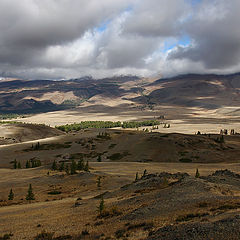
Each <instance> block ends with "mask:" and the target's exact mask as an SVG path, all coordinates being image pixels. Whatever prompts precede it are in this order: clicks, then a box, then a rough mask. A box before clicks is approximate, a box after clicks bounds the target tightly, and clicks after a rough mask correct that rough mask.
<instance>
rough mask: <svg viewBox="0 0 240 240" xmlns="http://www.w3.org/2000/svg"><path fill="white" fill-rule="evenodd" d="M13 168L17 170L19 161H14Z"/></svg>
mask: <svg viewBox="0 0 240 240" xmlns="http://www.w3.org/2000/svg"><path fill="white" fill-rule="evenodd" d="M13 168H14V169H17V160H16V159H14V161H13Z"/></svg>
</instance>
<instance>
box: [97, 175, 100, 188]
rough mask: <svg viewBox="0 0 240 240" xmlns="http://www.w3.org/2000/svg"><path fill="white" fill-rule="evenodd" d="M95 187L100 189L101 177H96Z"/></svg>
mask: <svg viewBox="0 0 240 240" xmlns="http://www.w3.org/2000/svg"><path fill="white" fill-rule="evenodd" d="M97 187H98V188H100V187H101V176H98V178H97Z"/></svg>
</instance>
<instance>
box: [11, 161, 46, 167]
mask: <svg viewBox="0 0 240 240" xmlns="http://www.w3.org/2000/svg"><path fill="white" fill-rule="evenodd" d="M41 165H42V163H41V161H40V160H38V159H31V160H27V161H26V164H25V166H26V168H35V167H40V166H41ZM13 168H14V169H21V168H22V165H21V162H18V161H17V160H16V159H15V160H14V161H13Z"/></svg>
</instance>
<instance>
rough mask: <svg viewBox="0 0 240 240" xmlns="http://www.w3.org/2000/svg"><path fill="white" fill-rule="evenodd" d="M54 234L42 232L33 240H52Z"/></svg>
mask: <svg viewBox="0 0 240 240" xmlns="http://www.w3.org/2000/svg"><path fill="white" fill-rule="evenodd" d="M53 235H54V233H50V232H46V231H42V232H41V233H40V234H38V235H37V236H36V237H35V238H34V240H53Z"/></svg>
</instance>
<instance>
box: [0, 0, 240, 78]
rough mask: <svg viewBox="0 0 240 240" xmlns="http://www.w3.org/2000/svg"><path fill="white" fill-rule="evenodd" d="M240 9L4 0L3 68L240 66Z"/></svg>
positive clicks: (163, 0)
mask: <svg viewBox="0 0 240 240" xmlns="http://www.w3.org/2000/svg"><path fill="white" fill-rule="evenodd" d="M239 8H240V3H239V1H238V0H231V1H227V0H198V1H196V0H171V1H169V0H114V1H113V0H101V1H99V0H41V1H36V0H22V1H19V0H1V1H0V73H2V74H0V75H2V76H18V77H23V78H38V79H39V78H72V77H73V78H75V77H80V76H83V75H93V76H94V77H104V76H112V75H116V74H137V75H151V74H154V73H161V74H163V75H165V76H169V75H176V74H179V73H181V74H182V73H189V72H200V73H205V72H215V73H229V72H233V71H239V70H240V64H239V60H240V44H239V43H240V31H238V23H239V20H240V19H239V18H240V17H239V14H238V9H239ZM186 37H187V39H188V41H187V42H186V41H184V40H183V39H184V38H186Z"/></svg>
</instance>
